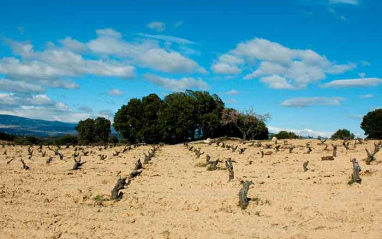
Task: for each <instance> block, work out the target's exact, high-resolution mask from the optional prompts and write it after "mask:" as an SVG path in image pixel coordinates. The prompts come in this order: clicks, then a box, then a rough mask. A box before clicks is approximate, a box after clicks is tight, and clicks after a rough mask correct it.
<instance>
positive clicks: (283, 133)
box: [274, 130, 300, 139]
mask: <svg viewBox="0 0 382 239" xmlns="http://www.w3.org/2000/svg"><path fill="white" fill-rule="evenodd" d="M274 136H275V137H276V138H277V139H298V138H300V136H298V135H297V134H295V133H293V132H288V131H284V130H283V131H280V132H278V133H277V134H275V135H274Z"/></svg>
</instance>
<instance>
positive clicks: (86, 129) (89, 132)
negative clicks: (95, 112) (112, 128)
mask: <svg viewBox="0 0 382 239" xmlns="http://www.w3.org/2000/svg"><path fill="white" fill-rule="evenodd" d="M76 130H77V132H78V141H79V143H80V144H84V145H87V144H91V143H94V142H95V127H94V120H93V119H86V120H81V121H80V122H79V123H78V125H77V126H76Z"/></svg>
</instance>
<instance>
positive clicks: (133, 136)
mask: <svg viewBox="0 0 382 239" xmlns="http://www.w3.org/2000/svg"><path fill="white" fill-rule="evenodd" d="M113 126H114V129H115V130H116V131H118V132H119V133H120V134H121V136H122V137H123V138H125V139H127V140H128V141H129V142H131V143H136V142H140V141H141V136H140V135H139V134H138V133H139V132H140V131H141V129H142V127H143V123H142V102H141V100H140V99H136V98H133V99H131V100H130V101H129V103H128V104H127V105H123V106H122V107H121V109H119V110H118V111H117V113H116V114H115V116H114V124H113Z"/></svg>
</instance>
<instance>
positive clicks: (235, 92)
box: [225, 89, 239, 95]
mask: <svg viewBox="0 0 382 239" xmlns="http://www.w3.org/2000/svg"><path fill="white" fill-rule="evenodd" d="M225 94H226V95H238V94H239V91H237V90H235V89H232V90H230V91H227V92H225Z"/></svg>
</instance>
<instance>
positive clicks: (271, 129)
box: [268, 126, 334, 138]
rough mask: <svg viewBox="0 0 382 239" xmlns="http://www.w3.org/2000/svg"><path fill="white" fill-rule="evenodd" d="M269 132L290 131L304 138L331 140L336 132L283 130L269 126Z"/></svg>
mask: <svg viewBox="0 0 382 239" xmlns="http://www.w3.org/2000/svg"><path fill="white" fill-rule="evenodd" d="M268 129H269V132H271V133H278V132H280V131H288V132H293V133H295V134H297V135H300V136H304V137H308V136H310V137H315V138H317V137H319V136H320V137H324V138H330V137H331V136H332V135H333V133H334V132H330V131H315V130H312V129H283V128H278V127H273V126H268Z"/></svg>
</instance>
